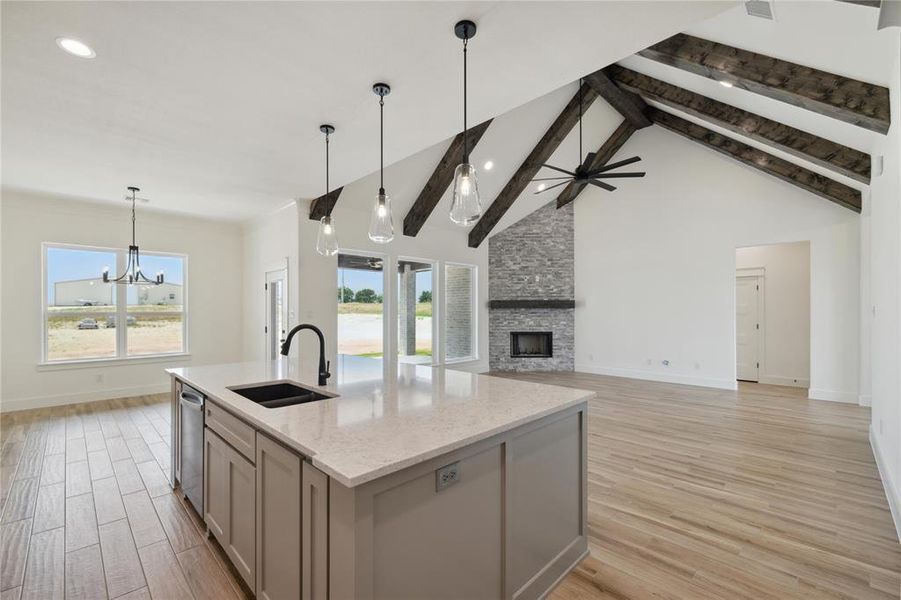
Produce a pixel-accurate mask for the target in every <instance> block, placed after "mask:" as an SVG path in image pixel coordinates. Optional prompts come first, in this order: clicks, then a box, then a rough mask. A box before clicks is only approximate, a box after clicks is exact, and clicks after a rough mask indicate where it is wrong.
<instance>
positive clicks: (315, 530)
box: [302, 462, 328, 600]
mask: <svg viewBox="0 0 901 600" xmlns="http://www.w3.org/2000/svg"><path fill="white" fill-rule="evenodd" d="M302 514H303V524H302V529H303V600H325V599H326V598H327V595H328V587H327V586H328V476H327V475H326V474H325V473H323V472H322V471H320V470H319V469H317V468H316V467H314V466H313V465H311V464H310V463H308V462H305V463H303V511H302Z"/></svg>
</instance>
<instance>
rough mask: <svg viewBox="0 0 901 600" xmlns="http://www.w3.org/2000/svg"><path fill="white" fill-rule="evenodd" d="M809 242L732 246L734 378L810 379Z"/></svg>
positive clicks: (789, 382)
mask: <svg viewBox="0 0 901 600" xmlns="http://www.w3.org/2000/svg"><path fill="white" fill-rule="evenodd" d="M810 293H811V292H810V242H807V241H802V242H786V243H779V244H767V245H763V246H748V247H744V248H738V249H736V251H735V378H736V379H737V380H739V381H752V382H757V383H763V384H768V385H785V386H793V387H801V388H807V387H809V385H810Z"/></svg>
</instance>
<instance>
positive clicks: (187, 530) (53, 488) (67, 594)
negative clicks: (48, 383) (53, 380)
mask: <svg viewBox="0 0 901 600" xmlns="http://www.w3.org/2000/svg"><path fill="white" fill-rule="evenodd" d="M169 424H170V416H169V402H168V396H167V395H163V394H161V395H156V396H142V397H137V398H130V399H127V400H111V401H108V402H97V403H92V404H79V405H71V406H64V407H58V408H48V409H40V410H33V411H22V412H15V413H9V414H4V415H2V420H0V439H2V444H3V445H2V449H0V496H2V497H0V503H2V517H0V546H2V557H0V599H2V600H8V599H16V598H22V599H26V598H29V599H31V598H34V599H39V600H50V599H54V598H68V599H69V600H72V599H74V598H84V599H86V600H96V599H102V598H123V599H124V598H127V599H129V600H134V599H139V598H145V599H146V598H155V599H166V600H176V599H182V598H210V599H217V600H218V599H222V600H226V599H229V598H244V597H246V596H247V595H246V593H245V590H243V589H242V588H241V587H240V585H239V584H238V583H237V579H236V577H235V576H234V574H233V573H231V572H230V570H229V567H228V566H227V564H228V563H227V562H226V559H225V558H224V554H223V553H222V551H221V549H220V548H219V547H218V546H217V545H216V544H215V542H212V541H209V540H207V539H206V536H205V535H204V533H203V532H204V527H203V523H202V522H201V521H200V518H199V517H198V516H197V515H196V513H194V511H193V510H191V509H190V508H189V507H187V506H186V505H184V504H183V502H182V501H181V500H180V499H179V497H177V496H176V494H174V493H173V492H172V490H171V489H170V488H169V484H168V482H167V477H168V475H169V448H170V442H171V440H170V432H169Z"/></svg>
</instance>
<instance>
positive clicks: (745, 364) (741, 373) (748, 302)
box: [735, 276, 761, 381]
mask: <svg viewBox="0 0 901 600" xmlns="http://www.w3.org/2000/svg"><path fill="white" fill-rule="evenodd" d="M759 279H760V278H759V277H758V276H754V277H736V278H735V344H736V357H737V361H738V369H737V373H738V375H737V378H738V379H740V380H742V381H758V380H759V377H760V356H759V354H758V353H759V352H760V344H759V338H760V315H761V310H760V308H761V307H760V281H759Z"/></svg>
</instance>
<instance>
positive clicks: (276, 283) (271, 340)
mask: <svg viewBox="0 0 901 600" xmlns="http://www.w3.org/2000/svg"><path fill="white" fill-rule="evenodd" d="M287 284H288V270H287V269H278V270H276V271H267V272H266V285H265V288H264V289H265V291H266V302H265V304H266V328H265V332H266V356H267V357H268V358H269V360H274V359H276V358H278V356H279V352H280V351H281V344H282V342H283V341H284V340H285V335H287V333H288V287H287Z"/></svg>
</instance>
